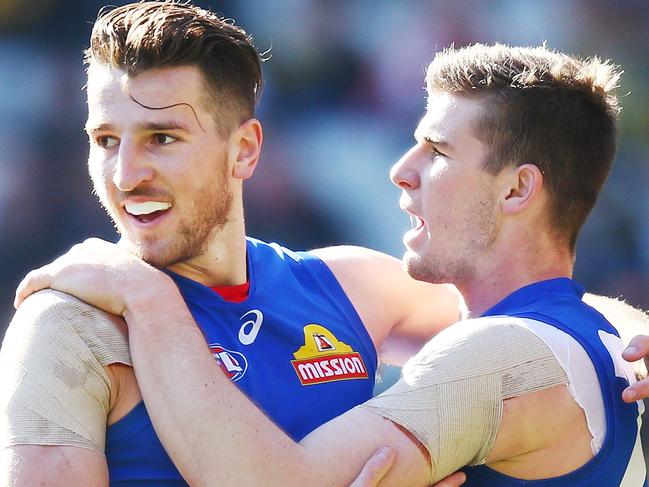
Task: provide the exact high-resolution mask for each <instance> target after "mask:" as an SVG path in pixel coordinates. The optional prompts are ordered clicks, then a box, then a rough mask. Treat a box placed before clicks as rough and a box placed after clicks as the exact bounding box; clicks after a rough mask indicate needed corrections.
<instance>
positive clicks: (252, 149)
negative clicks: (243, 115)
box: [230, 118, 264, 179]
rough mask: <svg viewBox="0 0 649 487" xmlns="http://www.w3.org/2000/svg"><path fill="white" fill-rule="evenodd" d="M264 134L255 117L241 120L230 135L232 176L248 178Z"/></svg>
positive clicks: (256, 158)
mask: <svg viewBox="0 0 649 487" xmlns="http://www.w3.org/2000/svg"><path fill="white" fill-rule="evenodd" d="M263 139H264V134H263V131H262V129H261V123H259V120H257V119H256V118H251V119H250V120H246V121H245V122H243V123H242V124H241V125H240V126H239V128H237V129H236V130H235V131H234V132H233V133H232V135H231V138H230V147H231V148H232V151H233V153H232V158H233V159H234V165H233V167H232V176H234V177H235V178H238V179H248V178H249V177H250V176H252V173H253V172H254V171H255V168H256V167H257V161H258V160H259V154H260V152H261V143H262V141H263Z"/></svg>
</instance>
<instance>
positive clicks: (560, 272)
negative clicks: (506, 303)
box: [456, 246, 573, 317]
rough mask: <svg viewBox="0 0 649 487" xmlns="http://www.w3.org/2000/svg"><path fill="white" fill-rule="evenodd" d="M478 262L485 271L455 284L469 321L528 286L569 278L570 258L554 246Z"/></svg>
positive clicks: (502, 254)
mask: <svg viewBox="0 0 649 487" xmlns="http://www.w3.org/2000/svg"><path fill="white" fill-rule="evenodd" d="M510 250H511V249H510ZM481 261H482V262H487V263H488V264H487V266H486V268H484V269H479V270H478V271H477V272H476V273H475V276H472V278H470V279H467V280H465V281H464V282H460V283H456V285H457V288H458V289H459V290H460V292H461V293H462V296H463V297H464V300H465V302H466V306H467V309H468V313H469V317H477V316H480V315H482V314H483V313H484V312H485V311H487V310H488V309H489V308H491V307H492V306H493V305H495V304H496V303H498V302H500V301H501V300H503V299H504V298H506V297H507V296H509V295H510V294H511V293H513V292H514V291H516V290H518V289H520V288H522V287H524V286H527V285H529V284H533V283H535V282H540V281H545V280H547V279H554V278H557V277H569V278H571V277H572V268H573V256H572V254H571V253H570V252H569V251H568V250H567V249H565V251H562V250H560V249H557V248H556V246H555V247H554V248H546V249H545V250H542V251H535V252H533V253H530V252H526V251H524V250H523V251H520V252H514V253H511V252H509V253H507V252H501V253H498V254H496V255H490V256H486V257H483V258H481Z"/></svg>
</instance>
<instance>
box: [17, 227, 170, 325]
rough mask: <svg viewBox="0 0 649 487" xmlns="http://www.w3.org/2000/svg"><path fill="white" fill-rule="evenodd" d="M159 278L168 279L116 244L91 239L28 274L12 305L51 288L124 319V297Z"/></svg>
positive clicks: (20, 285)
mask: <svg viewBox="0 0 649 487" xmlns="http://www.w3.org/2000/svg"><path fill="white" fill-rule="evenodd" d="M156 279H158V280H157V281H156ZM160 279H166V280H170V279H169V277H168V276H167V275H166V274H164V273H163V272H161V271H159V270H157V269H155V268H154V267H152V266H150V265H149V264H147V263H146V262H144V261H143V260H141V259H139V258H138V257H136V256H135V255H133V254H131V253H130V252H128V251H127V250H125V249H124V248H122V247H120V246H119V245H117V244H113V243H110V242H106V241H104V240H100V239H97V238H91V239H88V240H86V241H85V242H83V243H80V244H77V245H75V246H74V247H72V248H71V249H70V250H69V251H68V252H67V253H66V254H64V255H62V256H61V257H59V258H58V259H56V260H55V261H54V262H52V263H50V264H47V265H45V266H43V267H41V268H39V269H36V270H33V271H31V272H30V273H28V274H27V275H26V276H25V278H24V279H23V280H22V282H21V283H20V284H19V285H18V289H17V290H16V297H15V300H14V306H15V307H16V308H17V307H18V306H20V303H22V302H23V301H24V300H25V299H26V298H27V297H28V296H29V295H30V294H32V293H35V292H36V291H40V290H41V289H45V288H52V289H56V290H58V291H62V292H65V293H68V294H71V295H73V296H76V297H78V298H79V299H81V300H82V301H85V302H87V303H89V304H91V305H93V306H95V307H97V308H100V309H102V310H104V311H107V312H109V313H112V314H115V315H121V316H124V314H125V312H126V308H127V306H126V300H127V298H128V297H129V296H133V295H139V294H140V293H141V292H142V291H143V290H150V289H151V288H152V287H153V285H154V283H156V282H161V281H160Z"/></svg>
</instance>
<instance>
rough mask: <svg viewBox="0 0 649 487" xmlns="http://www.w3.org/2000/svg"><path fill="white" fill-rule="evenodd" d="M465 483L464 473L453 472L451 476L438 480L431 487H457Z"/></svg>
mask: <svg viewBox="0 0 649 487" xmlns="http://www.w3.org/2000/svg"><path fill="white" fill-rule="evenodd" d="M465 481H466V474H465V473H464V472H455V473H454V474H452V475H449V476H448V477H446V478H444V479H442V480H440V481H439V482H437V483H436V484H435V485H434V486H433V487H457V486H459V485H462V484H463V483H464V482H465Z"/></svg>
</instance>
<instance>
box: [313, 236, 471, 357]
mask: <svg viewBox="0 0 649 487" xmlns="http://www.w3.org/2000/svg"><path fill="white" fill-rule="evenodd" d="M312 253H314V254H315V255H316V256H318V257H319V258H320V259H322V260H323V261H324V262H325V264H327V266H328V267H329V268H330V269H331V271H332V272H333V274H334V275H335V276H336V278H337V279H338V281H339V282H340V284H341V286H342V287H343V289H344V290H345V293H346V294H347V296H348V297H349V299H350V300H351V302H352V303H353V304H354V307H355V308H356V310H357V311H358V313H359V315H360V317H361V319H362V320H363V322H364V324H365V326H366V328H367V329H368V332H369V333H370V336H371V337H372V340H373V341H374V344H375V346H376V347H377V348H380V347H381V345H383V342H384V340H385V338H386V337H387V336H388V335H390V336H391V338H392V339H395V338H398V339H400V340H403V341H409V342H415V343H416V344H417V347H416V348H415V351H416V350H418V349H419V347H420V346H421V345H422V344H423V343H424V342H425V341H426V340H428V339H429V338H430V337H431V336H432V335H434V334H435V333H436V332H438V331H439V330H441V329H443V328H445V327H447V326H448V325H450V324H452V323H454V322H455V321H457V320H458V318H459V315H460V306H461V296H460V294H459V292H457V290H456V289H455V288H454V287H453V286H451V285H446V284H429V283H425V282H421V281H416V280H414V279H412V278H411V277H410V276H408V274H407V273H406V272H405V271H404V270H403V268H402V265H401V262H400V261H399V260H398V259H396V258H394V257H392V256H389V255H386V254H383V253H381V252H378V251H375V250H370V249H367V248H363V247H355V246H339V247H327V248H322V249H317V250H314V251H312Z"/></svg>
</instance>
